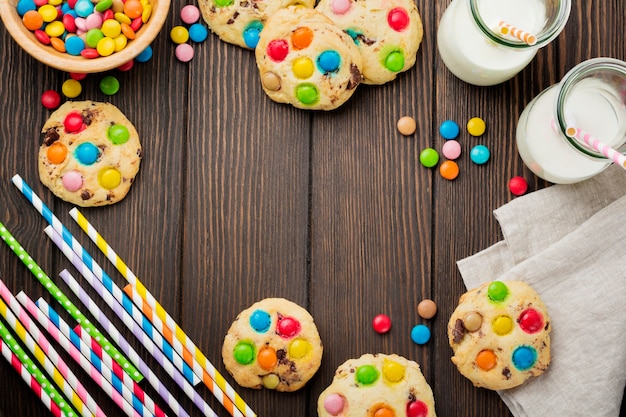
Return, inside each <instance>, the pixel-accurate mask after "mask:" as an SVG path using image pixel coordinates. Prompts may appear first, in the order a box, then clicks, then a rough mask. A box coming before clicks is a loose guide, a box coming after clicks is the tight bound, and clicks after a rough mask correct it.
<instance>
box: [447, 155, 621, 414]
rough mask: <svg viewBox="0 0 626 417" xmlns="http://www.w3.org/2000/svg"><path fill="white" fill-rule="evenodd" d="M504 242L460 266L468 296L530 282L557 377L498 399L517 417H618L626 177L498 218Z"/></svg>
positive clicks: (554, 189)
mask: <svg viewBox="0 0 626 417" xmlns="http://www.w3.org/2000/svg"><path fill="white" fill-rule="evenodd" d="M494 215H495V217H496V219H497V220H498V223H499V224H500V227H501V229H502V234H503V236H504V240H502V241H500V242H498V243H496V244H495V245H493V246H491V247H489V248H487V249H485V250H483V251H481V252H479V253H477V254H475V255H473V256H470V257H469V258H466V259H463V260H460V261H458V262H457V267H458V268H459V271H460V273H461V276H462V278H463V281H464V283H465V286H466V287H467V289H468V290H469V289H472V288H474V287H476V286H478V285H479V284H482V283H484V282H488V281H493V280H495V279H499V280H502V281H507V280H508V281H511V280H519V281H524V282H527V283H528V284H529V285H531V286H532V287H533V288H534V289H535V290H536V291H537V292H538V293H539V295H540V296H541V298H542V299H543V301H544V303H545V304H546V307H547V309H548V313H549V314H550V317H551V321H552V333H551V352H552V360H551V364H550V367H549V368H548V370H547V371H546V372H545V373H544V374H542V375H540V376H539V377H537V378H531V379H530V380H528V381H526V383H524V384H523V385H521V386H519V387H516V388H513V389H510V390H502V391H498V394H499V395H500V397H501V398H502V400H503V401H504V402H505V403H506V405H507V406H508V407H509V409H510V410H511V413H512V414H513V415H514V416H515V417H545V416H568V417H573V416H585V417H587V416H598V417H599V416H613V417H615V416H618V415H619V412H620V404H621V402H622V396H623V392H624V385H625V384H626V171H625V170H623V169H621V168H619V167H616V166H611V167H609V168H608V169H606V170H605V171H603V172H602V173H601V174H599V175H597V176H595V177H593V178H591V179H589V180H586V181H584V182H581V183H578V184H572V185H553V186H551V187H548V188H546V189H543V190H539V191H536V192H533V193H530V194H528V195H525V196H523V197H519V198H516V199H515V200H512V201H511V202H509V203H507V204H505V205H504V206H502V207H500V208H498V209H496V210H495V211H494Z"/></svg>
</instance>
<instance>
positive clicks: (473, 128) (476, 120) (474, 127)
mask: <svg viewBox="0 0 626 417" xmlns="http://www.w3.org/2000/svg"><path fill="white" fill-rule="evenodd" d="M485 129H486V126H485V121H484V120H483V119H481V118H480V117H472V118H471V119H469V121H468V122H467V132H468V133H469V134H470V135H472V136H480V135H482V134H483V133H485Z"/></svg>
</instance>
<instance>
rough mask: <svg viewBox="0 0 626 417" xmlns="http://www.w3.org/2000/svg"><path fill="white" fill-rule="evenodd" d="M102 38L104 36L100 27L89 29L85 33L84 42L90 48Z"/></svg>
mask: <svg viewBox="0 0 626 417" xmlns="http://www.w3.org/2000/svg"><path fill="white" fill-rule="evenodd" d="M102 38H104V33H102V31H101V30H100V29H89V30H88V31H87V33H86V34H85V43H86V44H87V45H88V46H89V47H90V48H95V47H96V46H98V42H100V39H102Z"/></svg>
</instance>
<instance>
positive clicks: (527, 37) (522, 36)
mask: <svg viewBox="0 0 626 417" xmlns="http://www.w3.org/2000/svg"><path fill="white" fill-rule="evenodd" d="M498 27H499V28H500V34H502V35H510V36H513V37H514V38H516V39H519V40H520V41H522V42H524V43H526V44H528V45H534V44H536V43H537V37H536V36H535V35H532V34H530V33H528V32H525V31H523V30H522V29H519V28H516V27H515V26H513V25H511V24H509V23H507V22H505V21H504V20H501V21H500V22H498Z"/></svg>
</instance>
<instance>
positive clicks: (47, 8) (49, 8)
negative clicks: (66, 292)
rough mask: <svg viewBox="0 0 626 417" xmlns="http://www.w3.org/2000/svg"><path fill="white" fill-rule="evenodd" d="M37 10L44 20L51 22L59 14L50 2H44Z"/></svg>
mask: <svg viewBox="0 0 626 417" xmlns="http://www.w3.org/2000/svg"><path fill="white" fill-rule="evenodd" d="M37 12H38V13H39V14H40V15H41V17H42V18H43V21H44V22H52V21H54V19H56V18H57V17H58V16H59V12H57V8H56V7H54V6H53V5H51V4H44V5H43V6H41V7H40V8H39V9H38V10H37Z"/></svg>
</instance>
